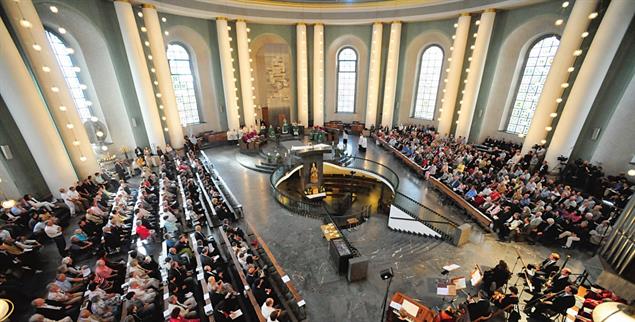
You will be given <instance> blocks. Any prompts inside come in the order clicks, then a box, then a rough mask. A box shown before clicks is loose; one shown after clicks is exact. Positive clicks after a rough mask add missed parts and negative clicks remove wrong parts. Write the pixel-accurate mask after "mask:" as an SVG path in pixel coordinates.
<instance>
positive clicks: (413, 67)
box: [397, 30, 452, 127]
mask: <svg viewBox="0 0 635 322" xmlns="http://www.w3.org/2000/svg"><path fill="white" fill-rule="evenodd" d="M433 45H436V46H439V47H441V49H442V50H443V65H442V66H441V78H440V83H439V88H438V91H437V104H436V106H435V109H434V117H433V118H432V120H425V119H421V118H414V117H413V116H412V115H413V112H414V100H415V97H416V95H417V86H418V80H419V65H420V64H421V55H422V54H423V51H424V50H426V49H428V48H429V47H430V46H433ZM450 46H452V41H451V40H450V39H449V38H448V36H447V35H446V34H445V33H443V32H441V31H439V30H430V31H426V32H423V33H421V34H420V35H419V36H417V37H415V38H414V39H413V40H412V41H411V42H410V43H409V44H408V47H407V48H406V51H405V53H404V54H403V55H402V56H401V61H400V63H401V64H404V68H403V69H402V70H401V71H402V73H401V75H400V77H401V84H403V87H402V88H401V96H400V98H399V114H398V119H397V120H398V121H397V123H403V124H424V125H434V126H435V127H436V126H437V124H438V121H437V118H438V115H439V108H440V107H441V104H440V103H441V98H442V97H443V91H442V89H443V78H444V76H445V75H446V72H445V69H446V68H448V60H447V57H449V55H450V53H451V52H450Z"/></svg>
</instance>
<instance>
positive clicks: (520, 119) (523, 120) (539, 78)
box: [507, 35, 560, 135]
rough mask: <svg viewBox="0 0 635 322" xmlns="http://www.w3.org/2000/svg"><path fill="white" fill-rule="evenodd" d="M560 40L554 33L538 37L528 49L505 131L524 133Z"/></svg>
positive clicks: (527, 128) (529, 122)
mask: <svg viewBox="0 0 635 322" xmlns="http://www.w3.org/2000/svg"><path fill="white" fill-rule="evenodd" d="M559 44H560V40H559V39H558V37H557V36H555V35H549V36H546V37H543V38H541V39H539V40H538V41H537V42H536V43H535V44H534V45H533V46H531V48H530V49H529V54H528V55H527V57H526V58H525V66H524V67H523V71H522V74H521V75H522V76H521V79H520V82H519V85H518V90H517V92H516V98H515V99H514V105H513V106H512V110H511V114H510V116H509V121H508V122H507V132H510V133H515V134H522V135H525V134H527V132H529V125H530V124H531V119H532V118H533V116H534V112H535V111H536V105H538V99H539V98H540V93H542V87H543V86H544V85H545V80H546V79H547V74H548V73H549V68H551V63H552V62H553V57H554V56H555V55H556V51H557V50H558V45H559Z"/></svg>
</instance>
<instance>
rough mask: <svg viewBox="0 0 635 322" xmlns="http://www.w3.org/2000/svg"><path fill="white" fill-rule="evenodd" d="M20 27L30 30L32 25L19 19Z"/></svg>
mask: <svg viewBox="0 0 635 322" xmlns="http://www.w3.org/2000/svg"><path fill="white" fill-rule="evenodd" d="M20 26H22V27H24V28H31V27H32V26H33V24H31V22H30V21H28V20H26V19H24V18H23V19H20Z"/></svg>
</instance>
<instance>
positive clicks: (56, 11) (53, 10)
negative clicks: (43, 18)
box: [49, 6, 59, 13]
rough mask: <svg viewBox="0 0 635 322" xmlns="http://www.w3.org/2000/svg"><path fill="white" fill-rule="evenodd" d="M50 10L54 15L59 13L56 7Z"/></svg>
mask: <svg viewBox="0 0 635 322" xmlns="http://www.w3.org/2000/svg"><path fill="white" fill-rule="evenodd" d="M49 9H50V10H51V12H52V13H58V12H59V9H57V7H56V6H50V7H49Z"/></svg>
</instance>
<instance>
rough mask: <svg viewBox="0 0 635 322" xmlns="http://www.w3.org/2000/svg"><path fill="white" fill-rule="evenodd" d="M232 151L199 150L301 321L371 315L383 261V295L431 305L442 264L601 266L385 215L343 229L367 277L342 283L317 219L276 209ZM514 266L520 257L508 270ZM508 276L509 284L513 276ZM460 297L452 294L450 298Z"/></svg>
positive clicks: (408, 186) (405, 182)
mask: <svg viewBox="0 0 635 322" xmlns="http://www.w3.org/2000/svg"><path fill="white" fill-rule="evenodd" d="M356 147H357V145H356V138H354V137H351V139H349V144H348V152H349V153H350V154H352V155H357V156H358V157H364V158H367V159H370V160H374V161H377V162H379V163H382V164H384V165H386V166H388V167H390V168H391V169H393V170H394V171H395V172H396V173H397V174H398V175H399V178H400V186H399V189H398V190H399V191H400V192H402V193H404V194H406V195H408V196H409V197H411V198H413V199H415V200H418V201H419V202H421V203H422V204H424V205H426V206H428V207H430V208H432V209H434V210H436V211H437V212H439V213H442V214H444V215H446V216H451V217H452V218H453V219H454V220H456V221H457V222H459V223H464V222H470V220H468V219H467V218H466V217H465V216H464V215H463V214H462V213H461V212H460V211H459V210H458V209H457V208H455V207H453V206H447V205H443V204H442V203H441V196H440V195H439V193H438V192H437V191H435V190H434V189H432V188H431V187H430V186H429V185H428V184H427V183H426V182H425V181H424V180H421V179H419V178H418V177H416V176H415V175H414V174H413V173H412V172H410V170H409V169H407V168H405V167H403V166H402V165H401V164H400V163H399V162H398V160H397V159H396V158H394V157H393V156H391V155H389V154H388V153H386V152H385V151H383V150H382V149H381V148H380V147H378V146H376V145H374V144H373V143H370V142H369V146H368V149H367V151H366V152H365V153H363V154H362V153H357V149H356ZM236 149H237V148H236V147H229V146H225V147H218V148H213V149H208V150H206V151H204V152H205V153H206V154H207V156H208V157H209V158H210V160H211V161H212V162H213V163H214V165H215V167H216V168H217V169H218V171H219V174H220V175H221V176H222V177H223V179H224V180H225V182H226V183H227V185H228V186H229V187H230V189H231V190H232V191H233V193H234V195H235V196H236V197H237V199H238V200H239V202H241V203H242V205H243V208H244V214H245V220H247V221H248V222H249V223H250V224H251V225H252V226H254V227H255V228H256V229H257V230H258V233H259V234H260V235H261V236H262V237H263V239H264V240H265V242H266V243H267V244H268V245H269V247H270V248H271V251H272V252H273V254H274V256H276V258H277V260H278V262H279V263H280V265H282V266H283V268H284V269H285V271H286V272H287V273H288V274H289V276H290V277H291V280H292V281H293V282H294V283H295V284H296V286H297V287H298V289H299V292H300V293H301V294H302V296H303V297H304V299H305V300H306V308H307V312H308V313H307V315H308V321H334V322H349V321H351V322H352V321H379V320H380V318H381V304H382V299H383V296H384V292H385V290H386V282H385V281H382V280H381V279H380V277H379V272H380V271H381V270H383V269H386V268H389V267H392V268H393V270H394V273H395V276H394V278H393V281H392V285H391V288H390V292H391V294H392V292H395V291H400V292H403V293H405V294H408V295H410V296H412V297H414V298H416V299H419V300H421V302H422V303H424V304H425V305H427V306H428V307H431V308H433V307H435V306H438V305H442V303H443V298H442V297H440V296H437V295H436V294H435V293H436V292H435V291H436V283H437V280H438V279H440V278H441V277H442V276H441V274H440V273H441V271H442V270H443V268H442V267H443V266H445V265H448V264H457V265H460V266H461V267H460V268H459V269H457V270H455V271H453V272H452V273H451V274H450V275H451V276H452V277H456V276H468V275H469V272H470V271H471V270H472V269H473V267H474V266H475V265H476V264H478V265H481V267H483V268H484V269H487V268H488V267H492V266H494V265H496V263H497V262H498V261H499V260H501V259H503V260H505V261H507V263H508V264H509V265H510V266H512V265H514V263H515V262H516V258H517V256H518V254H521V255H522V258H523V260H524V261H525V262H527V263H535V262H539V261H541V260H542V259H544V258H545V257H546V256H547V255H548V254H549V253H550V252H551V251H552V250H555V251H558V252H559V253H560V254H561V255H571V259H570V260H569V262H568V264H567V267H569V268H571V269H572V270H573V272H574V273H582V272H583V270H584V269H587V270H589V271H590V272H591V276H592V277H594V276H597V274H599V272H600V271H601V265H600V263H599V260H598V259H597V258H596V257H591V255H590V254H585V253H582V252H578V251H575V250H563V249H559V248H558V249H549V248H546V247H543V246H540V245H535V246H531V245H528V244H526V243H514V242H512V243H503V242H499V241H497V240H496V238H495V236H493V235H491V234H486V233H484V232H483V231H481V230H480V229H479V228H476V227H474V228H475V231H476V233H475V234H473V237H472V238H471V241H470V242H469V243H468V244H466V245H464V246H462V247H460V248H458V247H455V246H453V245H450V244H449V243H447V242H442V241H438V240H434V239H428V238H424V237H419V236H415V235H410V234H404V233H400V232H395V231H392V230H390V229H389V228H388V227H387V217H386V216H384V215H374V216H372V217H371V219H370V220H369V221H368V222H366V223H364V224H363V225H361V226H358V227H357V228H356V229H354V230H351V231H345V234H346V235H347V237H348V238H349V240H350V242H351V244H352V245H353V246H354V247H355V248H357V249H358V250H359V251H360V252H361V254H362V255H365V256H368V257H369V258H370V265H369V271H368V278H367V279H366V280H364V281H361V282H355V283H348V282H347V281H346V278H345V277H344V276H340V275H338V274H337V272H336V270H335V266H334V264H333V263H332V262H331V261H330V258H329V254H328V245H327V242H326V240H325V239H323V238H322V235H321V231H320V227H319V226H320V224H321V221H319V220H317V219H311V218H307V217H303V216H299V215H295V214H293V213H290V212H289V211H287V210H286V209H285V208H283V207H281V206H280V205H279V204H278V203H277V202H276V201H275V200H274V199H273V197H272V195H271V192H270V189H271V188H270V186H269V174H265V173H260V172H256V171H253V170H249V169H247V168H244V167H242V166H241V165H240V164H239V163H238V162H237V161H236V159H235V151H236ZM564 257H565V256H563V258H564ZM519 267H520V263H519V264H518V267H516V271H515V272H517V271H518V269H519ZM511 281H512V282H516V278H515V277H514V278H512V280H511ZM519 283H521V281H519ZM468 291H471V292H472V293H475V292H474V290H471V289H468ZM464 299H465V297H464V296H462V297H459V299H457V302H460V301H463V300H464Z"/></svg>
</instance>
